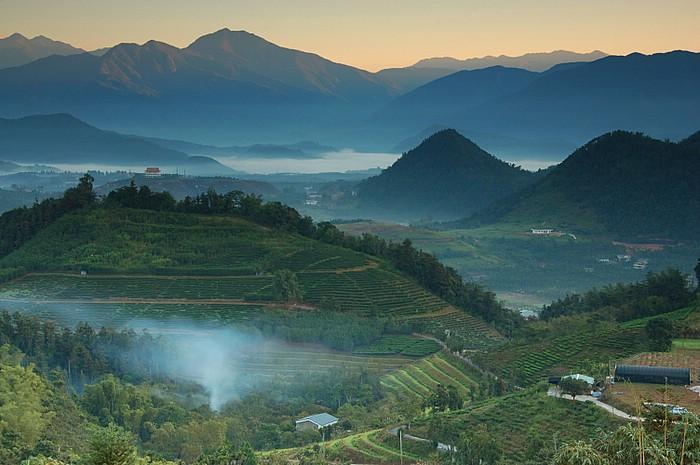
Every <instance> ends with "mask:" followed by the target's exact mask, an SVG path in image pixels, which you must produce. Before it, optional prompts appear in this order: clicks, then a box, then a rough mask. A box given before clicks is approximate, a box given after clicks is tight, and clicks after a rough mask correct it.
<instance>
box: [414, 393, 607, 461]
mask: <svg viewBox="0 0 700 465" xmlns="http://www.w3.org/2000/svg"><path fill="white" fill-rule="evenodd" d="M619 424H620V421H619V419H617V418H616V417H614V416H612V415H611V414H609V413H608V412H605V411H604V410H602V409H600V408H598V407H596V406H594V405H591V404H588V403H584V402H562V401H561V399H555V398H552V397H548V396H547V395H546V394H545V392H544V390H540V389H539V388H530V389H526V390H524V391H521V392H518V393H516V394H509V395H506V396H503V397H494V398H490V399H487V400H484V401H480V402H476V403H474V404H471V405H469V406H467V407H466V408H465V409H462V410H457V411H452V412H447V413H439V414H436V415H433V416H432V417H430V418H424V419H418V420H417V421H415V422H414V428H413V429H412V430H411V432H412V434H415V435H416V436H419V437H426V438H429V439H432V440H437V441H440V442H443V443H446V444H455V443H456V442H457V440H458V439H459V435H460V433H461V432H463V431H469V430H472V429H475V428H478V427H479V426H482V425H485V426H486V428H487V431H488V432H489V434H493V435H496V436H498V437H501V438H507V440H504V441H502V442H501V444H502V445H503V448H504V451H503V452H504V454H503V455H504V457H503V458H504V459H505V460H506V461H507V463H513V464H522V463H526V462H528V461H532V462H530V463H543V460H539V458H540V455H539V454H541V453H542V452H545V451H548V450H549V451H551V450H552V449H554V448H555V447H556V446H555V441H556V442H557V443H558V444H561V443H564V442H567V441H569V440H572V439H582V438H592V437H594V436H595V435H596V434H597V433H596V430H597V429H598V428H602V429H604V430H609V429H612V428H614V427H615V426H617V425H619ZM571 425H576V427H575V428H572V427H571Z"/></svg>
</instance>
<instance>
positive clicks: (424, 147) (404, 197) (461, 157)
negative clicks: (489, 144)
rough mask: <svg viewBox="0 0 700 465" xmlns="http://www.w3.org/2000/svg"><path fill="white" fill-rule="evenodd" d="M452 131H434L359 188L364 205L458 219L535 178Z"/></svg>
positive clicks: (397, 213) (395, 212)
mask: <svg viewBox="0 0 700 465" xmlns="http://www.w3.org/2000/svg"><path fill="white" fill-rule="evenodd" d="M536 177H537V176H536V175H534V174H533V173H530V172H528V171H524V170H522V169H520V168H516V167H514V166H512V165H510V164H508V163H506V162H504V161H501V160H499V159H497V158H496V157H494V156H493V155H491V154H489V153H487V152H485V151H484V150H482V149H481V148H479V147H478V146H477V145H476V144H474V143H473V142H471V141H470V140H468V139H466V138H465V137H463V136H462V135H461V134H459V133H458V132H457V131H455V130H453V129H447V130H444V131H440V132H437V133H435V134H434V135H432V136H430V137H429V138H427V139H426V140H425V141H423V142H422V143H421V144H420V145H419V146H418V147H416V148H415V149H413V150H411V151H409V152H407V153H405V154H403V156H402V157H401V158H400V159H399V160H398V161H396V162H395V163H394V164H393V165H392V166H391V167H389V168H387V169H386V170H384V172H382V174H380V175H379V176H375V177H372V178H369V179H367V180H365V181H363V182H362V183H361V184H360V185H359V186H358V189H359V193H360V200H361V203H362V205H363V206H364V207H366V208H370V209H376V210H379V211H383V212H387V213H389V214H392V215H394V216H403V217H416V216H422V217H425V216H428V217H431V218H435V219H445V218H452V219H453V218H459V217H460V216H464V215H468V214H471V213H473V212H475V211H478V210H479V209H481V208H483V207H485V206H486V205H488V204H489V203H491V202H493V201H494V200H496V199H499V198H502V197H504V196H507V195H508V194H511V193H513V192H515V191H517V190H519V189H521V188H523V187H525V186H527V185H528V184H530V183H531V182H533V181H534V180H535V179H536Z"/></svg>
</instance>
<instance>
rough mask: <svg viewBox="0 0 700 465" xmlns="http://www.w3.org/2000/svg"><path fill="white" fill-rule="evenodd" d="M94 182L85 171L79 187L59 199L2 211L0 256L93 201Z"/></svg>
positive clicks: (68, 191) (69, 190) (0, 218)
mask: <svg viewBox="0 0 700 465" xmlns="http://www.w3.org/2000/svg"><path fill="white" fill-rule="evenodd" d="M92 182H93V178H92V176H90V175H89V174H86V175H85V176H83V177H82V178H80V182H79V184H78V185H77V186H76V187H72V188H70V189H68V190H67V191H66V192H65V193H64V194H63V197H62V198H60V199H46V200H44V201H42V202H40V203H36V204H35V205H33V206H32V207H29V208H27V207H21V208H16V209H14V210H10V211H8V212H5V213H3V214H2V216H0V257H1V256H4V255H7V254H8V253H10V252H11V251H12V250H14V249H16V248H17V247H19V246H21V245H22V244H23V243H25V242H26V241H28V240H29V239H31V238H32V237H33V236H34V234H36V233H37V232H39V231H41V229H43V228H44V227H46V226H47V225H49V224H50V223H52V222H53V221H55V220H56V219H58V218H60V217H61V216H62V215H63V214H65V213H68V212H70V211H74V210H77V209H80V208H83V207H85V206H87V205H91V204H92V203H94V201H95V194H94V192H93V190H92ZM0 279H2V276H0Z"/></svg>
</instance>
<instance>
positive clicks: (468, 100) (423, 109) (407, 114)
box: [375, 66, 539, 130]
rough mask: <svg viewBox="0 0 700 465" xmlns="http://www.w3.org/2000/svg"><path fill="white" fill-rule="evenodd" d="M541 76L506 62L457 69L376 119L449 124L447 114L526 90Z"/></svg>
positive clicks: (418, 125)
mask: <svg viewBox="0 0 700 465" xmlns="http://www.w3.org/2000/svg"><path fill="white" fill-rule="evenodd" d="M538 77H539V74H538V73H533V72H531V71H527V70H523V69H518V68H505V67H503V66H494V67H490V68H485V69H478V70H463V71H457V72H455V73H452V74H450V75H448V76H445V77H442V78H439V79H436V80H434V81H432V82H429V83H428V84H425V85H423V86H421V87H418V88H417V89H415V90H413V91H411V92H409V93H407V94H404V95H402V96H400V97H397V98H396V99H394V100H392V101H391V102H390V103H389V104H387V105H386V106H385V107H384V108H382V109H381V110H379V112H377V114H376V115H375V119H376V120H378V121H381V122H382V123H383V124H395V125H397V126H400V127H404V128H405V127H407V126H409V125H410V126H409V127H411V128H413V129H416V130H417V129H420V128H423V127H425V126H426V125H431V124H440V123H443V124H447V123H445V122H444V121H442V118H444V117H445V115H451V114H453V113H457V112H459V111H462V110H464V109H468V108H474V107H477V106H479V105H481V104H484V103H486V102H488V101H490V100H492V99H495V98H499V97H503V96H506V95H509V94H513V93H515V92H518V91H520V90H523V89H525V88H526V87H527V86H528V85H529V84H531V83H532V82H533V81H534V80H535V79H537V78H538Z"/></svg>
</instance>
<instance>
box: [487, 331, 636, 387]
mask: <svg viewBox="0 0 700 465" xmlns="http://www.w3.org/2000/svg"><path fill="white" fill-rule="evenodd" d="M646 345H647V343H646V338H645V337H644V334H643V330H642V329H640V328H628V329H623V328H620V327H616V326H611V327H607V328H605V329H603V330H600V331H592V332H588V333H576V334H569V335H566V336H560V337H555V338H552V339H549V340H545V341H542V342H539V343H529V344H521V345H514V346H504V347H503V348H501V349H498V350H496V351H493V352H490V353H488V354H483V355H479V356H478V357H477V360H478V361H479V362H481V363H482V364H483V365H485V366H487V367H489V368H491V369H494V370H497V371H499V372H500V373H501V374H502V375H503V376H504V377H506V378H514V379H515V380H516V382H517V383H521V384H522V385H531V384H534V383H536V382H538V381H543V380H546V378H547V376H549V375H562V374H565V373H566V372H567V371H568V370H570V369H573V368H575V367H576V365H577V364H578V363H580V362H582V361H584V360H594V361H597V362H606V363H607V362H609V361H612V360H615V359H619V358H620V357H625V356H628V355H632V354H635V353H638V352H642V351H643V350H645V349H646Z"/></svg>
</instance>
